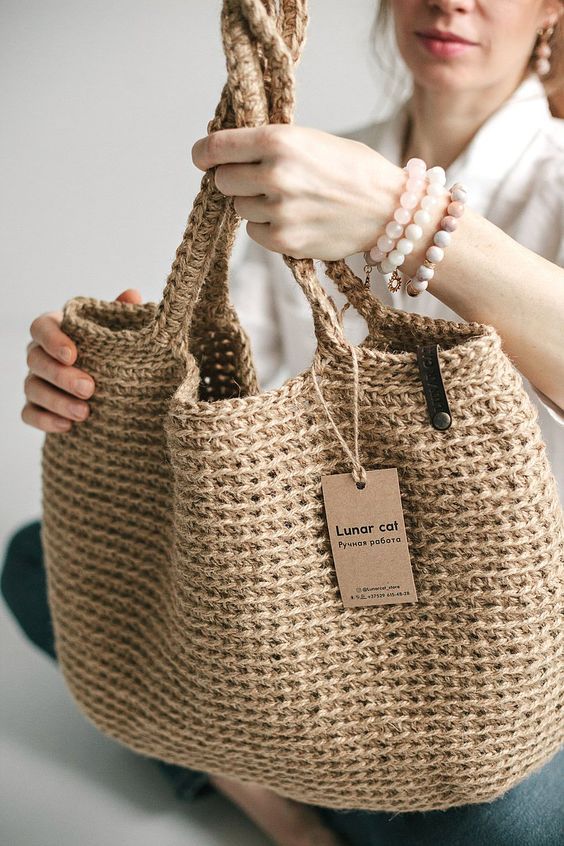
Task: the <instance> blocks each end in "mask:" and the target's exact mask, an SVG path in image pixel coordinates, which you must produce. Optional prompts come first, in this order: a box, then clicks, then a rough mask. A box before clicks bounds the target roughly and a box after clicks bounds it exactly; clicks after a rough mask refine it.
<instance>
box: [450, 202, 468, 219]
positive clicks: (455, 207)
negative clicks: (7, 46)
mask: <svg viewBox="0 0 564 846" xmlns="http://www.w3.org/2000/svg"><path fill="white" fill-rule="evenodd" d="M447 212H448V213H449V214H450V215H451V217H462V215H463V213H464V203H461V202H459V201H458V200H455V201H454V202H453V203H449V204H448V206H447Z"/></svg>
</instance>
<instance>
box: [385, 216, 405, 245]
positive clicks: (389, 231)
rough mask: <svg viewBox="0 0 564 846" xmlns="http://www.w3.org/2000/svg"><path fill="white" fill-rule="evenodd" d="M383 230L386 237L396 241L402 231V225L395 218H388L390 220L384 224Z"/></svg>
mask: <svg viewBox="0 0 564 846" xmlns="http://www.w3.org/2000/svg"><path fill="white" fill-rule="evenodd" d="M385 232H386V235H387V236H388V238H393V239H394V241H396V240H397V239H398V238H399V237H400V235H401V234H402V232H403V226H402V225H401V223H398V222H397V220H390V222H389V223H387V224H386V229H385Z"/></svg>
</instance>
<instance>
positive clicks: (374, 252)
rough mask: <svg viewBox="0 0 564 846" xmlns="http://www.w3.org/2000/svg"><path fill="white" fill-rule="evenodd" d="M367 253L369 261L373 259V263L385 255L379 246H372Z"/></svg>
mask: <svg viewBox="0 0 564 846" xmlns="http://www.w3.org/2000/svg"><path fill="white" fill-rule="evenodd" d="M368 255H369V257H370V261H373V262H374V264H376V262H378V261H382V259H383V258H385V257H386V253H385V252H384V251H383V250H381V249H380V248H379V247H372V249H371V250H370V252H369V253H368Z"/></svg>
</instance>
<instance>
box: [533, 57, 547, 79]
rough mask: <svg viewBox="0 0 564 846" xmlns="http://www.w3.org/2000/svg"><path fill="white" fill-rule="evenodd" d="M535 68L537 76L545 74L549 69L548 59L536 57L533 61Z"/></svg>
mask: <svg viewBox="0 0 564 846" xmlns="http://www.w3.org/2000/svg"><path fill="white" fill-rule="evenodd" d="M535 70H536V72H537V73H538V75H539V76H546V74H547V73H548V72H549V71H550V62H549V61H548V59H538V61H536V62H535Z"/></svg>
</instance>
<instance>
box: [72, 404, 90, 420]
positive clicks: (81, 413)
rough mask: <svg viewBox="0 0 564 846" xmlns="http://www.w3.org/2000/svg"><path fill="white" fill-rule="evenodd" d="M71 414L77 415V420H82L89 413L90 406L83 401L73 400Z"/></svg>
mask: <svg viewBox="0 0 564 846" xmlns="http://www.w3.org/2000/svg"><path fill="white" fill-rule="evenodd" d="M70 409H71V414H72V416H73V417H76V418H77V420H82V419H83V418H84V417H86V415H87V413H88V408H87V406H85V405H82V403H81V402H73V403H71V407H70Z"/></svg>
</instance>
